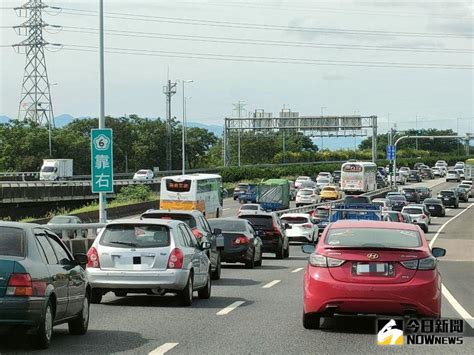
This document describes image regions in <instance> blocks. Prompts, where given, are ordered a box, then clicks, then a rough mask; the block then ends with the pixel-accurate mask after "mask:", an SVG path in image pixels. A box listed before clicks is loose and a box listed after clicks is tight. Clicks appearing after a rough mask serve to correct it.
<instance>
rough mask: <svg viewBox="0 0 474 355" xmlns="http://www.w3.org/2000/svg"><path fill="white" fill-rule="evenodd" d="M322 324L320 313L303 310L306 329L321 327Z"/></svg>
mask: <svg viewBox="0 0 474 355" xmlns="http://www.w3.org/2000/svg"><path fill="white" fill-rule="evenodd" d="M320 325H321V316H320V315H319V313H304V312H303V327H305V328H306V329H319V327H320Z"/></svg>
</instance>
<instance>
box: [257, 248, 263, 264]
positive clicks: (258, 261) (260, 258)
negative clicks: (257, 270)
mask: <svg viewBox="0 0 474 355" xmlns="http://www.w3.org/2000/svg"><path fill="white" fill-rule="evenodd" d="M262 259H263V253H262V251H261V250H260V257H259V258H258V260H257V261H256V262H255V266H262Z"/></svg>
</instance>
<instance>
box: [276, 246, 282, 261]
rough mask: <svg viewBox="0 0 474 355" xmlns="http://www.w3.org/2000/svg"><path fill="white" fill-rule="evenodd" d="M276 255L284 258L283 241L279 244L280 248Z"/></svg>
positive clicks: (278, 257)
mask: <svg viewBox="0 0 474 355" xmlns="http://www.w3.org/2000/svg"><path fill="white" fill-rule="evenodd" d="M275 256H276V258H277V259H283V257H284V250H283V243H281V245H279V246H278V250H277V252H276V253H275Z"/></svg>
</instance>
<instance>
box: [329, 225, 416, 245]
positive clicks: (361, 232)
mask: <svg viewBox="0 0 474 355" xmlns="http://www.w3.org/2000/svg"><path fill="white" fill-rule="evenodd" d="M326 244H328V245H330V246H338V247H367V248H371V247H374V248H375V247H382V248H415V247H419V246H421V239H420V235H419V234H418V232H416V231H412V230H396V229H388V228H387V229H383V228H350V229H346V228H337V229H331V230H330V231H329V234H328V236H327V237H326Z"/></svg>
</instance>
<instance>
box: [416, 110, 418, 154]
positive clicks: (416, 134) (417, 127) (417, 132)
mask: <svg viewBox="0 0 474 355" xmlns="http://www.w3.org/2000/svg"><path fill="white" fill-rule="evenodd" d="M415 127H416V135H418V114H417V115H416V116H415ZM415 150H418V138H417V139H415Z"/></svg>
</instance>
